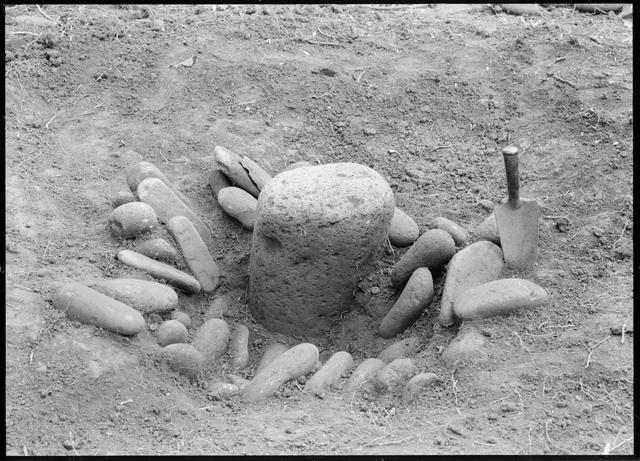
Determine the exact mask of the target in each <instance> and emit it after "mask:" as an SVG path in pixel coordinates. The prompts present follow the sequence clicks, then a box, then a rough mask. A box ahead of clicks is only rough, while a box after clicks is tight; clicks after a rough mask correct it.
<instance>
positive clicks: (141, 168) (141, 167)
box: [125, 161, 191, 206]
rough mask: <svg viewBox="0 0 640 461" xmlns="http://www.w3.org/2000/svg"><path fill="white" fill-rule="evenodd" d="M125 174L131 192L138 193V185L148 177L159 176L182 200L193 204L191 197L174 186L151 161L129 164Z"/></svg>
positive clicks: (187, 203)
mask: <svg viewBox="0 0 640 461" xmlns="http://www.w3.org/2000/svg"><path fill="white" fill-rule="evenodd" d="M125 176H126V179H127V185H128V186H129V189H131V192H133V193H134V194H138V186H139V185H140V183H141V182H142V181H143V180H145V179H147V178H157V179H159V180H160V181H162V182H163V183H164V184H165V185H166V186H167V187H168V188H169V189H171V190H172V191H173V193H174V194H175V195H176V196H177V197H178V198H179V199H180V200H181V201H182V202H184V204H185V205H187V206H191V204H190V202H189V199H187V197H186V196H185V195H184V194H183V193H182V192H180V191H179V190H178V189H176V188H175V187H174V185H173V184H172V183H171V181H169V179H167V177H166V176H165V175H164V174H163V173H162V172H161V171H160V170H159V169H158V168H157V167H156V166H155V165H154V164H153V163H150V162H144V161H143V162H137V163H134V164H132V165H129V167H127V169H126V170H125Z"/></svg>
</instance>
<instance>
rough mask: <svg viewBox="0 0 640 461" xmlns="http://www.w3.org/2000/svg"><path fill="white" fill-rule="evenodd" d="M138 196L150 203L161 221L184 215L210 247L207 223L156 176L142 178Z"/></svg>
mask: <svg viewBox="0 0 640 461" xmlns="http://www.w3.org/2000/svg"><path fill="white" fill-rule="evenodd" d="M138 198H139V199H140V201H142V202H144V203H147V204H149V205H151V207H152V208H153V209H154V210H155V212H156V214H157V215H158V218H160V220H161V221H162V222H165V223H166V222H168V221H169V220H170V219H171V218H173V217H174V216H184V217H186V218H187V219H189V221H191V222H192V223H193V225H194V226H195V227H196V229H198V233H199V234H200V237H202V240H203V241H204V243H205V244H206V245H207V246H209V247H212V245H213V240H212V238H211V231H210V230H209V228H208V227H207V225H206V224H205V223H204V222H203V221H202V220H201V219H200V218H199V217H198V216H197V215H196V214H195V213H194V212H193V210H191V208H189V207H188V206H187V205H186V204H185V203H184V202H183V201H182V200H180V199H179V198H178V196H177V195H176V194H174V193H173V191H172V190H171V189H170V188H169V186H167V185H166V184H165V183H163V182H162V181H161V180H159V179H157V178H147V179H144V180H143V181H142V182H141V183H140V184H138Z"/></svg>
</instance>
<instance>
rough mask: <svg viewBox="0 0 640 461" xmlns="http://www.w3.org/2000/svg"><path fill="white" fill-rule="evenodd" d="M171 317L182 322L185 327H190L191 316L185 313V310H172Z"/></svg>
mask: <svg viewBox="0 0 640 461" xmlns="http://www.w3.org/2000/svg"><path fill="white" fill-rule="evenodd" d="M171 319H172V320H177V321H178V322H180V323H181V324H183V325H184V326H185V327H186V328H191V317H189V314H187V313H186V312H182V311H173V312H172V313H171Z"/></svg>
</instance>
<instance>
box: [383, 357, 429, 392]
mask: <svg viewBox="0 0 640 461" xmlns="http://www.w3.org/2000/svg"><path fill="white" fill-rule="evenodd" d="M416 373H418V367H416V366H415V364H414V363H413V361H412V360H411V359H395V360H394V361H392V362H391V363H388V364H387V365H385V366H384V367H382V368H380V369H379V370H378V372H377V373H376V374H375V377H374V378H373V386H374V388H375V390H376V391H377V392H380V393H384V392H393V391H395V390H396V389H398V388H399V387H401V386H404V385H405V384H406V383H407V381H409V380H410V379H411V378H412V377H413V376H415V374H416Z"/></svg>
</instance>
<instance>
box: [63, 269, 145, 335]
mask: <svg viewBox="0 0 640 461" xmlns="http://www.w3.org/2000/svg"><path fill="white" fill-rule="evenodd" d="M52 303H53V307H55V308H56V309H58V310H60V311H62V312H64V313H65V314H66V315H67V317H68V318H69V319H70V320H76V321H78V322H80V323H85V324H89V325H95V326H97V327H100V328H104V329H105V330H109V331H114V332H116V333H120V334H122V335H128V336H129V335H135V334H137V333H140V332H141V331H142V330H143V329H144V326H145V322H144V318H143V317H142V315H141V314H140V312H138V311H137V310H135V309H134V308H132V307H130V306H127V305H126V304H124V303H121V302H120V301H116V300H115V299H113V298H110V297H109V296H106V295H103V294H102V293H100V292H98V291H96V290H94V289H92V288H89V287H87V286H84V285H81V284H80V283H75V282H72V283H67V284H64V285H62V286H59V287H58V288H57V290H56V292H55V293H54V295H53V300H52Z"/></svg>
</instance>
